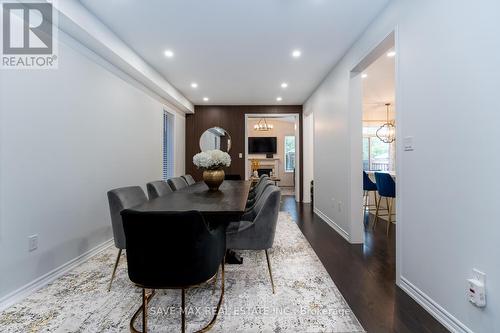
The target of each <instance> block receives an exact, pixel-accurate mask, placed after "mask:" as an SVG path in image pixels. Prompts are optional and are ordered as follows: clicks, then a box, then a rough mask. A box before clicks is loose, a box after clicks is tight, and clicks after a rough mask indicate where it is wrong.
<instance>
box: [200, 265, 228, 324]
mask: <svg viewBox="0 0 500 333" xmlns="http://www.w3.org/2000/svg"><path fill="white" fill-rule="evenodd" d="M225 262H226V258H225V257H224V259H222V264H221V265H222V269H221V293H220V298H219V302H218V303H217V308H216V309H215V314H214V316H213V318H212V320H211V321H210V322H209V323H208V325H207V326H205V327H203V328H202V329H201V330H199V331H197V332H196V333H203V332H207V331H208V330H210V329H211V328H212V326H214V324H215V321H216V320H217V316H218V314H219V311H220V307H221V305H222V300H223V298H224V271H225V270H224V263H225Z"/></svg>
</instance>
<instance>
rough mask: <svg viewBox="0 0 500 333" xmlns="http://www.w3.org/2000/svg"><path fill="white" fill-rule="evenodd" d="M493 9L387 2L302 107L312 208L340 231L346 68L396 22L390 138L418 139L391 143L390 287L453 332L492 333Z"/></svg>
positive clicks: (348, 127) (498, 51) (495, 249)
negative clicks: (474, 275) (483, 284)
mask: <svg viewBox="0 0 500 333" xmlns="http://www.w3.org/2000/svg"><path fill="white" fill-rule="evenodd" d="M499 12H500V2H498V1H493V0H483V1H476V2H471V1H465V0H459V1H453V2H452V1H447V0H423V1H410V0H399V1H398V0H395V1H393V2H392V3H391V5H390V6H389V7H388V8H386V10H385V11H384V12H383V13H381V15H380V16H379V17H378V18H377V19H376V20H375V21H374V22H373V23H372V25H371V26H370V27H369V28H368V29H367V30H366V32H365V33H364V34H363V36H361V38H360V39H359V40H358V41H357V42H356V43H355V44H354V45H353V47H352V48H351V50H350V51H349V52H348V53H347V54H346V55H345V57H344V58H343V60H342V61H341V62H339V63H338V64H337V65H336V66H335V68H334V69H333V70H332V72H331V73H330V74H329V75H328V76H327V77H326V78H325V80H324V82H322V84H321V85H320V86H319V87H318V88H317V89H316V91H315V92H314V93H313V94H312V96H311V97H310V98H309V100H308V101H307V103H306V105H305V109H308V110H312V111H313V112H314V123H315V124H314V127H315V146H314V152H315V154H314V174H315V179H316V180H317V182H316V186H315V206H316V208H317V209H318V210H319V211H320V212H322V213H324V216H326V217H327V218H329V219H330V220H331V221H333V222H334V223H336V224H337V225H339V226H340V227H342V228H344V229H345V231H346V232H347V233H348V234H349V233H350V222H351V221H349V219H348V218H347V216H346V214H344V212H345V210H343V211H339V210H338V209H337V208H336V207H335V205H333V204H332V198H335V200H336V201H337V202H338V201H342V202H343V203H346V202H349V203H350V201H351V200H352V197H351V196H350V190H351V189H350V188H349V185H350V183H351V181H352V179H351V178H349V177H350V176H349V173H350V172H351V171H352V172H353V174H354V173H355V174H357V172H358V169H357V163H355V162H353V161H352V160H351V162H350V163H349V160H350V156H351V154H352V152H350V151H349V147H353V146H352V143H353V140H357V138H356V136H355V135H354V134H353V133H352V132H353V130H357V127H358V126H359V125H358V124H357V117H359V115H357V114H355V115H352V114H351V113H350V112H349V110H350V109H351V106H350V105H349V101H350V94H352V92H350V84H352V82H351V78H350V71H351V70H352V69H353V68H354V67H355V66H356V65H357V64H358V63H359V62H360V60H361V59H363V57H364V56H365V55H367V54H368V52H370V50H371V49H373V48H374V47H375V46H376V45H377V44H378V43H379V42H380V41H382V40H383V39H384V37H385V36H386V35H387V34H388V33H389V32H390V31H392V30H393V29H394V28H395V27H396V26H397V33H396V47H397V52H398V56H397V60H396V61H397V66H398V71H397V86H396V87H397V99H396V103H397V107H398V112H397V121H396V123H397V124H398V137H399V138H403V137H406V136H414V141H415V150H414V151H413V152H403V151H402V140H398V142H397V147H398V151H397V156H398V157H397V158H398V165H397V168H398V169H397V173H398V175H397V178H398V189H397V196H398V218H397V219H398V221H397V223H398V227H397V232H398V250H397V251H398V253H397V260H398V267H397V274H398V276H397V280H398V283H399V285H400V286H401V287H403V288H404V289H405V290H406V291H407V292H409V293H410V294H411V295H412V296H413V297H414V298H416V299H417V300H419V302H421V304H424V305H425V306H426V307H427V308H428V309H429V310H430V311H433V312H434V315H435V316H437V317H438V318H439V319H440V320H441V321H442V322H444V323H445V324H446V325H447V326H448V327H449V328H450V329H452V330H456V331H474V332H499V331H500V316H498V313H500V287H499V281H500V265H499V261H498V258H499V257H500V246H498V236H499V235H500V223H498V211H497V206H498V202H497V201H498V195H497V192H498V191H497V189H498V188H499V187H500V178H498V177H496V175H497V174H498V165H499V164H500V155H499V154H498V153H497V152H498V149H499V148H498V123H500V113H499V112H498V107H497V105H498V103H497V95H498V92H497V90H498V78H499V77H500V66H498V65H499V59H500V43H499V39H498V32H499V31H500V21H499V20H498V13H499ZM356 149H358V148H356ZM354 153H357V152H354ZM352 165H356V167H355V168H353V169H351V166H352ZM359 173H360V172H359ZM360 176H361V175H360ZM355 222H357V221H355ZM473 267H476V268H478V269H480V270H482V271H484V272H485V273H486V274H487V301H488V305H487V307H486V308H485V309H482V310H481V309H478V308H475V307H474V306H472V305H471V304H469V303H468V301H467V299H466V279H467V278H469V277H471V270H472V268H473Z"/></svg>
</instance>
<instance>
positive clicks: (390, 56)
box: [387, 51, 396, 58]
mask: <svg viewBox="0 0 500 333" xmlns="http://www.w3.org/2000/svg"><path fill="white" fill-rule="evenodd" d="M395 55H396V51H389V52H387V56H388V57H389V58H392V57H394V56H395Z"/></svg>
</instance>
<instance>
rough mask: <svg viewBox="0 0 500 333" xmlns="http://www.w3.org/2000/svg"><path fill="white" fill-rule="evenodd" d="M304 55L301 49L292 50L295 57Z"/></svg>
mask: <svg viewBox="0 0 500 333" xmlns="http://www.w3.org/2000/svg"><path fill="white" fill-rule="evenodd" d="M301 55H302V52H300V50H293V51H292V57H294V58H298V57H300V56H301Z"/></svg>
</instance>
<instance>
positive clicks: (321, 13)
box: [80, 0, 389, 105]
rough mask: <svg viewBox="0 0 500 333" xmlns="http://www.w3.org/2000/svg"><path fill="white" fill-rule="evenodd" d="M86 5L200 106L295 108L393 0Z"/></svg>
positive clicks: (132, 0)
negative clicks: (296, 55) (298, 54)
mask: <svg viewBox="0 0 500 333" xmlns="http://www.w3.org/2000/svg"><path fill="white" fill-rule="evenodd" d="M80 2H81V3H82V4H83V5H84V6H85V7H86V8H87V9H88V10H90V11H91V12H92V13H93V14H94V15H95V16H97V18H98V19H100V20H101V21H102V22H103V23H104V24H106V25H107V26H108V27H109V28H110V29H111V30H113V31H114V32H115V34H116V35H117V36H118V37H120V38H121V39H122V40H123V41H124V42H125V43H126V44H128V45H129V46H130V47H131V48H132V49H133V50H135V51H136V52H137V53H138V54H139V55H140V56H141V57H142V58H144V60H146V61H147V62H148V63H149V64H150V65H151V66H153V67H154V68H155V69H156V70H157V71H158V72H159V73H160V74H162V75H163V76H164V77H165V79H166V80H168V81H169V82H170V83H171V84H172V85H174V86H175V87H176V88H177V89H178V90H179V91H180V92H181V93H182V94H184V96H186V97H187V98H188V99H189V100H190V101H191V102H193V103H194V104H212V105H215V104H220V105H223V104H235V105H244V104H248V105H259V104H261V105H272V104H284V105H285V104H286V105H290V104H303V102H305V100H306V99H307V98H308V97H309V95H310V94H311V93H312V91H313V90H314V89H315V88H316V86H317V85H318V84H319V83H320V81H321V80H322V79H323V78H324V77H325V76H326V74H327V73H328V71H329V70H330V69H331V68H332V67H333V65H334V64H335V63H336V62H337V61H338V60H339V59H340V58H341V57H342V55H343V54H344V53H345V52H346V51H347V50H348V48H349V47H350V46H351V45H352V44H353V42H354V41H355V40H356V38H357V37H358V36H359V35H360V34H361V33H362V32H363V31H364V30H365V29H366V27H367V26H368V24H369V23H370V22H371V21H372V20H373V19H374V18H375V16H376V15H377V14H378V13H379V12H380V11H381V10H382V9H383V7H384V6H385V5H386V4H387V3H388V2H389V0H348V1H346V0H237V1H235V0H213V1H207V0H169V1H165V0H148V1H140V0H107V1H102V0H80ZM167 49H168V50H171V51H173V53H174V56H173V57H171V58H167V57H166V56H165V55H164V51H165V50H167ZM295 49H299V50H300V51H301V53H302V55H301V57H299V58H294V57H292V56H291V53H292V51H293V50H295ZM192 82H196V83H197V84H198V87H197V88H196V89H194V88H192V87H191V83H192ZM282 82H287V83H288V87H287V88H286V89H283V88H281V86H280V85H281V83H282ZM278 96H280V97H282V101H280V102H278V101H277V100H276V98H277V97H278ZM203 97H208V98H209V100H208V101H204V100H203Z"/></svg>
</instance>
